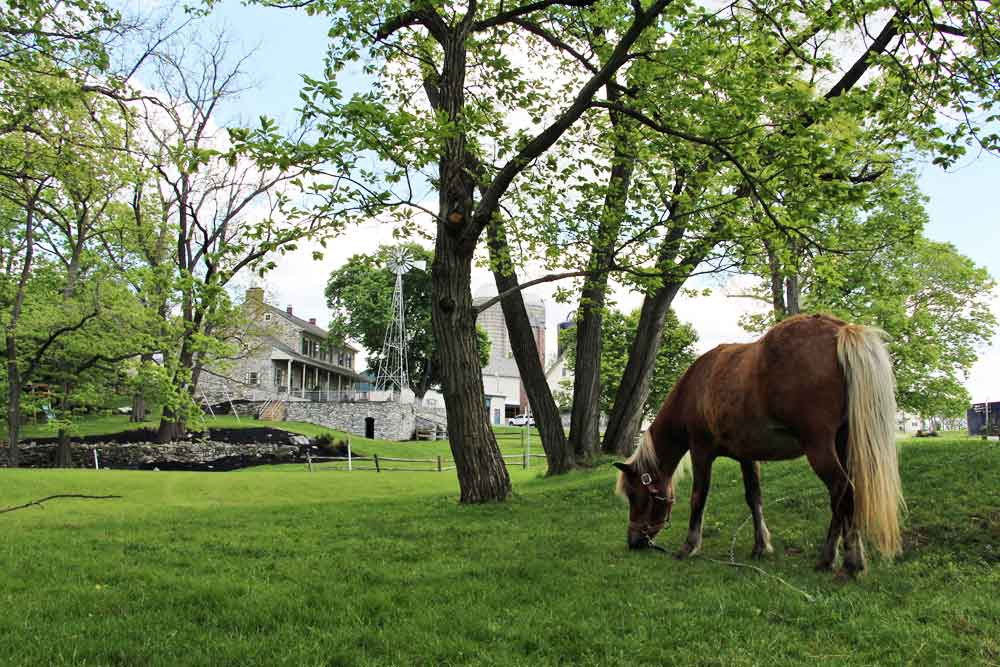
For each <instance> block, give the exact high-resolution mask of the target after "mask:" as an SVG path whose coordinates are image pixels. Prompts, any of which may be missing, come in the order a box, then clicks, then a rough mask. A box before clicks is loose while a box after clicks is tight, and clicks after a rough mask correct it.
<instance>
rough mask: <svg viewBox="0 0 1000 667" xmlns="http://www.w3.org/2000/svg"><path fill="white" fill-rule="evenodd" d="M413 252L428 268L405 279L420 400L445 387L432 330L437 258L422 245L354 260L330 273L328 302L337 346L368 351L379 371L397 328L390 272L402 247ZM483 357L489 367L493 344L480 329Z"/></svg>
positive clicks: (384, 248)
mask: <svg viewBox="0 0 1000 667" xmlns="http://www.w3.org/2000/svg"><path fill="white" fill-rule="evenodd" d="M399 247H403V248H405V249H406V250H408V251H409V253H410V256H411V257H412V258H413V259H414V260H415V261H421V260H422V261H425V262H426V266H427V267H428V268H426V269H414V270H412V271H410V272H409V273H407V274H406V275H405V276H404V277H403V308H404V317H405V318H406V336H407V343H408V349H407V353H408V357H407V364H408V366H409V370H410V384H411V386H412V387H413V389H414V391H415V392H416V393H417V395H418V396H423V395H424V393H425V392H426V391H427V390H428V389H430V388H432V387H435V386H437V385H439V384H440V383H441V372H442V369H441V364H440V363H438V362H437V360H436V359H435V355H436V354H437V345H436V343H435V341H434V334H433V331H432V329H431V275H430V268H429V267H430V264H431V262H432V261H433V253H432V252H431V251H430V250H427V249H426V248H424V247H423V246H421V245H420V244H417V243H403V244H401V245H400V246H382V247H380V248H379V249H378V251H376V252H375V253H374V254H370V255H354V256H352V257H351V258H350V259H348V260H347V262H346V263H344V265H343V266H341V267H340V268H338V269H335V270H333V271H332V272H331V273H330V278H329V280H328V281H327V284H326V302H327V306H329V308H330V310H332V311H333V319H332V320H331V322H330V333H331V336H332V340H333V341H334V342H335V344H341V343H343V341H344V340H346V339H347V338H354V339H356V340H358V341H359V342H360V343H361V345H362V346H363V347H364V348H365V351H366V354H367V358H368V365H369V368H378V364H379V360H380V358H381V354H382V346H383V344H384V342H385V332H386V329H388V328H389V325H390V324H391V323H392V315H393V313H392V293H393V290H394V289H395V285H396V278H395V275H394V274H393V273H392V272H391V271H390V270H389V269H388V268H386V266H387V262H388V260H389V259H390V257H392V255H393V253H394V252H395V251H396V249H397V248H399ZM477 332H478V340H479V357H480V361H481V363H482V365H483V366H485V365H486V364H487V363H489V358H490V340H489V336H488V335H487V334H486V332H485V331H484V330H482V329H481V328H479V327H477Z"/></svg>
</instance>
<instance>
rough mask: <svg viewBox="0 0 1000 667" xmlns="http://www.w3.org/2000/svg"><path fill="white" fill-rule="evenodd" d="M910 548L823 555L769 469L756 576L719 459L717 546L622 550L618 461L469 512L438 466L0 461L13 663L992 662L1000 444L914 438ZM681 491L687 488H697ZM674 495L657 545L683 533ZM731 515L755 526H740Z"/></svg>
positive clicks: (519, 474) (681, 510)
mask: <svg viewBox="0 0 1000 667" xmlns="http://www.w3.org/2000/svg"><path fill="white" fill-rule="evenodd" d="M901 460H902V473H903V479H904V483H905V488H906V494H907V501H908V504H909V514H908V515H907V518H906V526H905V534H906V551H905V553H904V555H903V556H902V557H901V558H900V559H899V560H897V561H894V562H884V561H880V560H879V559H877V558H873V559H872V561H871V563H870V571H869V573H868V574H867V575H866V576H865V577H864V578H863V579H861V580H860V581H857V582H853V581H841V580H839V579H837V578H835V577H834V576H831V575H829V574H826V573H815V572H813V570H812V567H813V564H814V561H815V555H816V551H817V550H818V547H819V543H820V540H821V539H822V537H823V535H824V534H825V531H826V527H827V523H828V521H829V513H828V509H827V507H828V500H827V498H826V495H825V492H823V491H821V486H820V482H819V480H818V479H817V478H816V477H815V476H814V475H813V474H812V473H811V472H810V471H809V469H808V466H807V464H806V463H805V461H804V460H802V459H800V460H797V461H790V462H782V463H772V464H766V465H765V466H764V469H763V475H762V476H763V488H764V494H765V513H766V516H767V519H768V523H769V525H770V527H771V530H772V532H773V534H774V545H775V549H776V553H775V554H774V555H773V556H772V557H770V558H768V559H767V560H765V561H763V562H762V563H761V567H763V568H764V570H765V571H766V572H768V573H769V574H770V575H774V576H777V577H781V578H782V579H784V580H785V581H787V582H788V583H789V584H791V585H792V586H794V587H795V588H798V589H801V590H802V591H805V592H807V593H808V594H810V595H811V596H813V598H814V601H812V602H810V601H809V600H807V599H806V597H805V596H803V595H802V594H801V593H800V592H798V591H796V590H793V589H791V588H788V587H786V586H785V585H783V584H782V583H781V582H779V581H777V580H776V579H774V578H773V577H770V576H763V575H761V574H759V573H757V572H755V571H753V570H749V569H744V568H734V567H728V566H726V565H724V564H719V563H716V562H712V561H711V560H709V559H715V560H718V561H722V562H728V561H729V558H730V545H731V543H732V540H733V536H734V534H736V538H737V539H736V546H735V557H736V560H737V561H738V562H748V560H749V551H750V547H751V544H752V532H751V529H750V526H749V524H745V523H744V520H745V517H746V514H747V511H746V507H745V504H744V502H743V490H742V484H741V482H740V478H739V469H738V467H737V466H736V465H735V464H733V463H731V462H728V461H719V462H718V463H717V464H716V467H715V475H714V477H713V488H712V496H711V498H710V500H709V507H708V512H707V518H706V529H705V545H704V551H703V555H702V556H700V557H695V558H694V559H692V560H690V561H685V562H679V561H676V560H674V559H673V558H672V557H667V556H665V555H664V554H661V553H658V552H652V551H650V552H643V553H632V552H629V551H628V550H627V549H626V548H625V539H624V538H625V521H626V516H625V514H626V511H625V508H624V506H623V504H622V502H621V501H620V499H617V498H615V497H613V495H612V490H611V487H612V483H613V472H614V471H613V470H612V469H611V468H610V467H609V466H603V467H601V468H598V469H595V470H591V471H584V472H579V473H574V474H571V475H567V476H563V477H559V478H554V479H545V478H541V477H539V476H538V475H537V472H532V471H527V472H525V471H521V470H517V469H512V471H511V474H512V477H513V479H514V482H515V495H514V497H513V498H512V499H511V501H510V502H507V503H504V504H497V505H487V506H473V507H467V506H460V505H459V504H457V502H456V496H457V490H458V489H457V483H456V481H455V478H454V475H453V473H452V474H448V473H442V474H429V473H385V474H376V473H366V472H356V473H335V472H330V473H315V474H301V473H299V472H289V473H284V472H273V471H265V470H250V471H244V472H239V473H167V472H125V471H121V472H119V471H107V472H95V471H83V470H81V471H54V470H0V508H2V507H6V506H10V505H15V504H20V503H23V502H26V501H28V500H30V499H33V498H39V497H42V496H46V495H49V494H54V493H89V494H101V495H103V494H120V495H122V496H123V497H122V498H121V499H118V500H56V501H52V502H50V503H47V504H46V507H45V509H38V508H32V509H26V510H20V511H17V512H12V513H8V514H0V535H2V536H3V539H2V540H0V558H2V562H3V567H2V568H0V603H2V604H0V663H2V664H11V665H51V664H87V665H556V664H559V665H586V664H589V665H619V664H677V665H802V664H821V665H903V664H913V665H938V664H939V665H973V664H974V665H995V664H997V663H998V661H1000V483H998V480H1000V446H997V445H996V443H983V442H981V441H978V440H945V439H940V438H939V439H935V440H933V441H932V442H928V441H926V440H924V441H907V442H905V443H904V444H903V448H902V455H901ZM689 484H690V482H689V481H685V482H683V483H682V484H681V485H680V489H679V493H680V495H681V496H682V498H684V499H686V497H687V494H688V493H689V491H690V486H689ZM687 515H688V511H687V508H686V502H682V503H679V504H678V506H677V508H676V510H675V515H674V525H673V526H672V527H671V528H669V529H668V531H667V534H666V535H665V536H664V537H662V538H661V540H660V542H661V543H662V544H664V545H665V546H667V547H668V548H670V550H671V551H673V550H675V549H676V548H677V547H678V546H679V545H680V542H681V540H682V539H683V530H682V528H681V527H682V526H684V525H685V524H686V521H687ZM741 526H742V528H740V527H741Z"/></svg>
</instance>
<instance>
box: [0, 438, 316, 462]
mask: <svg viewBox="0 0 1000 667" xmlns="http://www.w3.org/2000/svg"><path fill="white" fill-rule="evenodd" d="M306 441H308V439H306ZM302 447H303V445H288V444H281V445H272V444H232V443H227V442H215V441H211V440H208V441H201V442H199V441H193V442H174V443H169V444H157V443H151V442H135V443H126V444H122V443H116V442H94V443H86V444H84V443H72V444H71V445H70V456H71V459H72V462H73V466H72V467H74V468H93V467H94V450H95V449H96V450H97V459H98V461H99V463H100V467H101V468H113V469H130V470H152V469H153V468H159V469H161V470H233V469H236V468H245V467H247V466H253V465H264V464H268V465H270V464H275V463H295V462H300V461H303V460H304V453H303V449H302ZM19 449H20V451H19V459H20V465H21V467H24V468H49V467H52V466H53V464H54V462H55V460H56V445H55V444H51V443H45V444H33V443H30V442H29V443H22V444H21V446H20V448H19ZM6 462H7V449H6V447H0V466H2V465H5V464H6Z"/></svg>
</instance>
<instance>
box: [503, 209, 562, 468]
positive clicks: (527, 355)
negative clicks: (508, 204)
mask: <svg viewBox="0 0 1000 667" xmlns="http://www.w3.org/2000/svg"><path fill="white" fill-rule="evenodd" d="M487 236H488V241H489V249H490V258H491V260H492V261H493V278H494V280H495V281H496V285H497V293H498V294H503V293H504V292H506V291H507V290H512V289H513V290H516V291H514V292H511V293H510V294H509V295H508V296H506V297H504V298H503V299H501V301H500V307H501V309H502V310H503V317H504V320H505V321H506V323H507V332H508V333H509V334H510V342H511V349H512V350H513V352H514V360H515V361H516V362H517V369H518V371H519V372H520V374H521V382H522V384H523V385H524V391H525V393H526V394H527V395H528V403H529V404H530V405H531V414H532V415H533V416H534V418H535V426H536V427H537V428H538V435H539V436H540V437H541V440H542V449H544V450H545V456H546V458H547V459H548V474H549V475H560V474H562V473H565V472H568V471H570V470H572V469H573V467H574V465H573V464H574V457H573V452H572V450H571V449H570V447H569V444H568V443H567V441H566V433H565V431H563V425H562V417H561V416H560V414H559V406H557V405H556V402H555V399H553V398H552V391H551V390H550V389H549V383H548V381H547V380H546V378H545V369H544V368H543V367H542V362H541V359H540V358H539V354H538V350H537V346H536V343H535V336H534V333H533V332H532V330H531V321H530V320H529V319H528V311H527V309H526V308H525V307H524V297H523V294H522V293H521V291H520V290H517V289H516V288H517V287H518V280H517V276H516V275H515V274H514V271H513V270H512V269H511V268H510V266H509V264H508V263H506V262H505V259H504V258H506V257H508V256H509V252H510V250H509V247H508V245H507V241H506V238H505V237H504V233H503V230H502V229H499V228H498V226H497V225H490V227H489V228H488V229H487Z"/></svg>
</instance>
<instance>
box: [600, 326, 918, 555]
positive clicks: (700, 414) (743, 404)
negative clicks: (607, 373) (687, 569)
mask: <svg viewBox="0 0 1000 667" xmlns="http://www.w3.org/2000/svg"><path fill="white" fill-rule="evenodd" d="M883 336H884V333H883V332H882V331H880V330H878V329H874V328H870V327H865V326H860V325H857V324H847V323H846V322H843V321H841V320H838V319H836V318H833V317H828V316H825V315H811V316H809V315H797V316H795V317H791V318H789V319H787V320H784V321H782V322H781V323H779V324H777V325H775V326H774V327H773V328H771V330H770V331H768V332H767V333H766V334H765V335H764V336H762V337H761V338H760V339H759V340H757V341H756V342H754V343H749V344H742V345H736V344H733V345H720V346H718V347H716V348H715V349H714V350H711V351H710V352H707V353H706V354H704V355H702V356H701V357H699V358H698V359H697V360H695V362H694V363H693V364H692V365H691V367H690V368H689V369H688V370H687V372H686V373H685V374H684V375H683V377H681V379H680V380H679V381H678V382H677V384H676V386H675V387H674V389H673V391H671V392H670V395H669V396H667V399H666V401H664V403H663V406H662V407H661V408H660V412H659V414H657V416H656V419H655V420H654V421H653V423H652V425H651V426H650V427H649V430H647V431H646V433H645V434H644V435H643V439H642V442H641V444H640V445H639V447H638V448H637V449H636V451H635V452H634V453H633V454H632V456H631V457H630V458H629V459H628V460H627V461H625V462H624V463H616V464H615V466H616V467H617V468H618V469H619V470H620V471H621V472H620V473H619V475H618V484H617V490H618V492H619V493H620V494H622V495H625V496H627V497H628V499H629V524H628V545H629V547H630V548H632V549H641V548H645V547H649V546H651V545H652V541H653V538H654V537H655V536H656V534H657V533H658V532H659V531H660V530H661V529H662V528H663V525H664V523H666V522H669V520H670V511H671V508H672V506H673V503H674V481H675V478H676V477H678V475H679V472H680V470H679V463H680V462H681V460H682V458H684V456H685V454H687V453H690V458H691V466H692V471H693V486H692V490H691V520H690V524H689V528H688V534H687V540H686V541H685V542H684V545H683V546H682V547H681V549H680V551H679V552H678V554H677V557H678V558H686V557H687V556H690V555H692V554H694V553H695V552H697V551H698V549H699V548H700V547H701V527H702V516H703V515H704V511H705V501H706V500H707V498H708V490H709V485H710V481H711V474H712V463H713V461H714V460H715V458H716V457H718V456H727V457H729V458H732V459H736V460H737V461H739V463H740V467H741V468H742V470H743V485H744V489H745V491H746V501H747V504H748V505H749V506H750V511H751V514H752V516H753V524H754V533H755V538H754V547H753V556H754V557H755V558H759V557H761V556H762V555H763V554H764V553H770V552H771V551H772V548H771V536H770V533H769V532H768V530H767V526H766V525H765V523H764V515H763V512H762V510H761V493H760V465H759V463H758V461H775V460H780V459H792V458H797V457H799V456H802V455H803V454H805V456H806V458H807V459H808V460H809V465H811V466H812V469H813V471H814V472H815V473H816V475H817V476H819V478H820V479H822V480H823V482H824V483H825V484H826V486H827V489H828V490H829V492H830V506H831V509H832V511H833V518H832V519H831V521H830V529H829V531H828V532H827V536H826V542H825V543H824V544H823V547H822V550H821V553H820V559H819V563H818V564H817V569H826V570H828V569H831V568H832V567H833V562H834V560H835V558H836V556H837V545H838V543H839V541H840V538H841V536H843V539H844V568H845V570H846V571H847V572H848V573H849V574H855V573H858V572H861V571H863V570H864V568H865V556H864V549H863V546H862V542H861V535H862V534H863V535H864V537H865V538H867V540H868V541H869V542H870V543H871V544H872V545H873V546H874V547H875V548H876V549H877V550H878V551H879V552H880V553H882V554H883V555H886V556H891V555H895V554H897V553H899V551H900V541H901V540H900V531H899V511H900V508H901V505H902V503H903V497H902V491H901V485H900V480H899V468H898V464H897V460H896V444H895V419H896V401H895V397H894V380H893V374H892V365H891V361H890V359H889V354H888V351H887V350H886V347H885V344H884V343H883V340H882V338H883Z"/></svg>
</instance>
